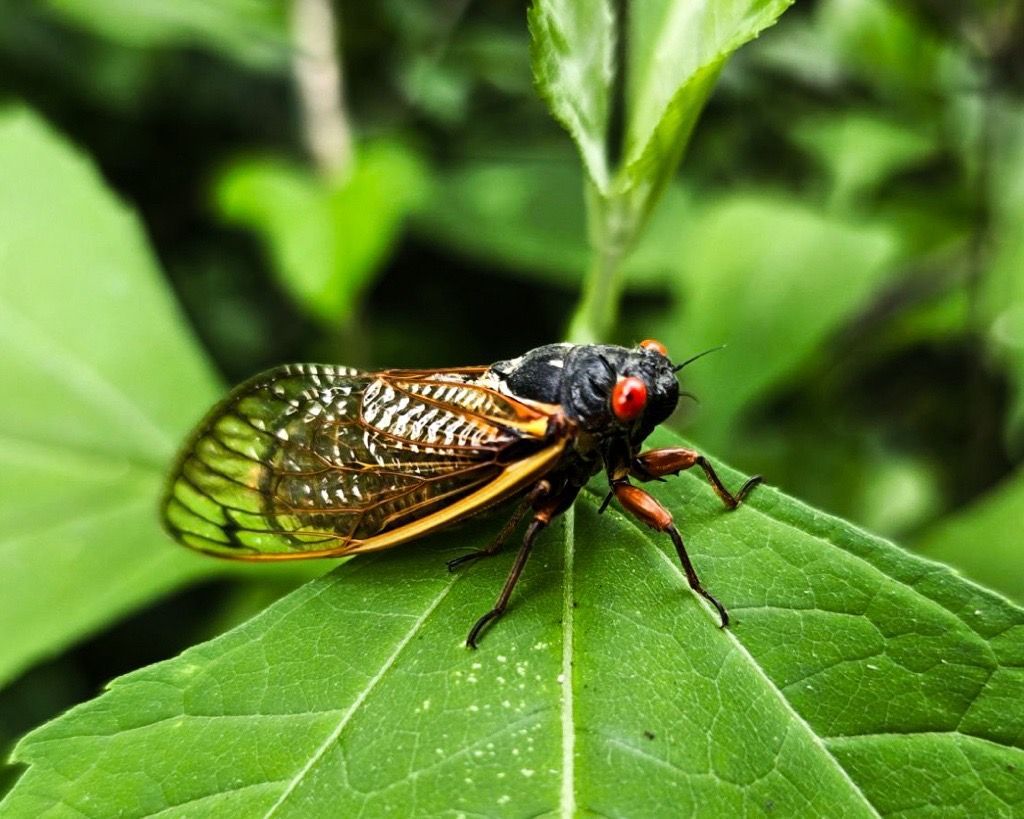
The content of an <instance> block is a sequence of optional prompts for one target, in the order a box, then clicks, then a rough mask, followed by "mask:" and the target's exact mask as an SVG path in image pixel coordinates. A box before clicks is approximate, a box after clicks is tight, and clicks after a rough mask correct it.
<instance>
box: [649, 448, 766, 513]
mask: <svg viewBox="0 0 1024 819" xmlns="http://www.w3.org/2000/svg"><path fill="white" fill-rule="evenodd" d="M694 466H699V467H700V468H701V469H702V470H704V475H705V476H706V477H707V479H708V483H710V484H711V488H712V489H713V490H715V494H716V495H718V497H719V498H721V500H722V503H724V504H725V505H726V507H727V508H729V509H735V508H736V507H737V506H739V505H740V504H741V503H743V501H744V500H746V498H747V495H749V494H750V493H751V491H752V490H753V489H754V487H756V486H757V485H758V484H759V483H761V480H762V478H761V476H760V475H755V476H754V477H753V478H750V479H749V480H748V481H747V482H746V483H745V484H743V486H741V487H740V491H739V492H737V493H736V494H735V495H734V494H732V492H730V491H729V490H728V489H727V488H726V486H725V484H724V483H722V479H721V478H719V477H718V473H717V472H715V468H714V467H713V466H712V465H711V462H710V461H708V459H707V458H705V457H704V456H703V455H701V454H700V453H699V452H697V451H696V450H693V449H686V448H684V447H666V448H665V449H652V450H649V451H648V452H644V453H641V454H640V455H638V456H637V457H636V458H635V459H634V460H633V464H632V466H631V467H630V470H629V473H630V474H631V475H632V476H633V477H634V478H636V479H637V480H639V481H653V480H659V479H661V478H662V477H664V476H665V475H678V474H679V473H680V472H683V471H685V470H687V469H690V468H691V467H694Z"/></svg>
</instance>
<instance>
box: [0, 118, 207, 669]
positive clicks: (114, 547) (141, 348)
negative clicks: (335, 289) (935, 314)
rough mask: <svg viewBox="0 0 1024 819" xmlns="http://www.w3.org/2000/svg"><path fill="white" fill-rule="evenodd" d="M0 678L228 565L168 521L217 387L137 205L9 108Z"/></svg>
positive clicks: (3, 151) (3, 128)
mask: <svg viewBox="0 0 1024 819" xmlns="http://www.w3.org/2000/svg"><path fill="white" fill-rule="evenodd" d="M0 179H3V180H4V182H3V184H2V185H0V373H2V377H3V382H4V386H3V396H4V398H3V401H2V402H0V430H2V432H0V498H2V499H3V502H2V503H0V599H2V600H3V606H2V607H0V633H2V634H3V635H4V637H3V639H2V640H0V684H2V683H4V682H7V681H8V680H10V679H11V677H13V676H14V675H15V674H17V673H18V672H19V671H20V670H21V669H23V668H25V667H26V666H27V665H28V664H29V663H31V662H33V661H35V660H38V659H40V658H42V657H45V656H47V655H51V654H53V653H55V652H57V651H59V650H60V649H62V648H63V647H65V646H66V645H68V644H69V643H71V642H72V641H74V640H75V639H77V638H79V637H81V636H82V635H85V634H88V633H89V632H91V631H93V630H95V629H97V628H99V627H101V626H103V625H105V624H107V623H109V622H111V621H113V620H115V619H116V618H118V617H120V616H121V615H123V614H125V613H126V612H128V611H130V610H131V609H133V608H135V607H137V606H140V605H142V604H144V603H146V602H147V601H150V600H152V599H153V598H154V597H156V596H158V595H161V594H164V593H166V592H167V591H168V590H170V589H172V588H174V587H175V586H178V585H181V584H182V583H184V582H186V581H188V580H191V579H193V578H196V577H199V576H203V575H209V574H210V573H211V572H214V571H223V569H224V567H223V566H220V565H218V564H215V563H213V562H211V561H208V560H204V559H202V558H200V557H198V556H195V555H191V554H189V553H187V552H186V551H185V550H184V549H181V548H179V547H176V546H174V545H173V544H172V543H171V542H170V540H169V539H168V538H167V537H166V536H164V535H163V534H162V533H161V532H160V528H159V524H158V521H157V513H156V508H157V502H158V499H159V495H160V491H161V483H162V480H163V473H164V471H165V470H166V468H167V465H168V463H169V461H170V459H171V457H172V456H173V454H174V450H175V449H176V447H177V446H178V444H179V442H180V441H181V439H182V437H183V436H184V434H185V433H186V432H187V431H188V429H189V428H190V427H191V425H192V424H193V423H195V421H196V420H197V418H198V417H199V416H200V415H201V414H202V413H203V412H204V410H205V409H206V408H207V407H208V406H209V405H210V404H211V403H212V402H213V401H214V400H215V399H216V398H217V394H218V392H219V386H218V379H217V378H216V376H215V375H214V374H213V372H212V371H211V370H210V367H209V366H208V364H207V362H206V360H205V358H204V357H203V355H202V354H201V353H200V352H199V350H198V349H197V348H196V346H195V344H194V342H193V341H192V339H191V337H190V335H189V333H188V331H187V330H186V327H185V324H184V322H183V321H182V319H181V316H180V315H179V313H178V309H177V307H176V305H175V302H174V299H173V297H172V295H171V293H170V292H169V291H168V289H167V287H166V285H165V284H164V282H163V279H162V277H161V275H160V272H159V270H158V269H157V267H156V265H155V263H154V261H153V256H152V253H151V251H150V249H149V247H148V246H147V244H146V239H145V236H144V232H143V230H142V228H141V226H140V225H139V223H138V221H137V220H136V218H135V217H134V215H133V214H132V213H131V212H130V211H129V210H128V209H126V208H125V207H124V206H123V205H122V204H121V203H120V202H118V201H117V200H116V198H115V197H114V196H112V195H111V194H110V192H109V191H107V190H106V188H105V187H104V185H103V182H102V180H101V179H100V178H99V177H98V175H97V174H96V171H95V170H94V169H93V168H92V167H91V165H90V164H89V163H88V162H87V161H86V160H85V159H84V158H83V157H81V156H80V155H79V154H78V153H77V152H76V151H74V150H73V149H71V148H69V147H68V146H67V145H65V144H64V143H63V142H62V141H61V139H60V138H59V137H58V136H57V135H55V134H54V133H53V132H52V131H51V130H50V129H49V128H48V127H47V126H46V125H45V124H43V123H42V122H41V121H39V120H38V119H37V118H36V117H34V116H33V115H32V114H30V113H27V112H25V111H23V110H7V111H5V112H3V113H0Z"/></svg>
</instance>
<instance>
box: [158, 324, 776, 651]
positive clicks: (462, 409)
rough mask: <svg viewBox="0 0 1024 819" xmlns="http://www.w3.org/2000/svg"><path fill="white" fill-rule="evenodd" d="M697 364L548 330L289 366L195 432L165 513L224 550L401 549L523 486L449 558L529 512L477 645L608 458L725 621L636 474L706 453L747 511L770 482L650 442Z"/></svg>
mask: <svg viewBox="0 0 1024 819" xmlns="http://www.w3.org/2000/svg"><path fill="white" fill-rule="evenodd" d="M691 360H692V359H691ZM687 363H689V362H684V363H683V364H680V365H673V364H672V362H671V361H670V360H669V358H668V356H667V354H666V351H665V347H664V346H663V345H661V344H660V343H659V342H657V341H654V340H651V339H648V340H646V341H643V342H641V343H640V344H639V345H638V346H636V347H633V348H626V347H619V346H612V345H604V344H549V345H546V346H543V347H538V348H537V349H535V350H531V351H529V352H528V353H526V354H524V355H522V356H520V357H518V358H514V359H511V360H509V361H499V362H498V363H496V364H493V365H491V366H489V367H488V366H481V367H462V368H458V369H450V370H384V371H381V372H362V371H359V370H354V369H349V368H346V367H338V366H332V365H317V364H291V365H286V366H282V367H278V368H276V369H273V370H269V371H268V372H265V373H262V374H260V375H257V376H255V377H254V378H252V379H250V380H249V381H246V382H245V383H243V384H241V385H240V386H239V387H237V388H236V389H235V390H234V391H233V392H231V394H230V395H229V396H228V397H227V398H226V399H224V400H223V401H222V402H221V403H220V404H218V405H217V406H216V407H214V408H213V410H212V411H211V412H210V413H209V415H207V417H206V418H205V419H204V420H203V421H202V422H201V423H200V424H199V426H198V427H197V428H196V430H195V431H194V432H193V433H192V435H191V437H190V438H189V440H188V442H187V444H186V445H185V447H184V449H183V451H182V453H181V454H180V456H179V457H178V460H177V463H176V465H175V466H174V469H173V473H172V474H171V476H170V479H169V482H168V486H167V492H166V496H165V499H164V503H163V519H164V523H165V525H166V528H167V530H168V531H169V532H170V533H171V535H172V536H173V537H174V538H175V539H176V540H178V541H179V542H181V543H183V544H184V545H186V546H189V547H191V548H193V549H198V550H199V551H202V552H208V553H210V554H213V555H217V556H219V557H226V558H233V559H238V560H295V559H304V558H317V557H341V556H345V555H356V554H361V553H363V552H374V551H377V550H380V549H388V548H391V547H392V546H397V545H399V544H401V543H405V542H407V541H411V540H414V539H416V538H419V537H422V536H423V535H426V534H428V533H430V532H435V531H437V530H439V529H441V528H443V527H445V526H448V525H449V524H452V523H455V522H457V521H461V520H463V519H465V518H466V517H468V516H470V515H475V514H477V513H479V512H482V511H484V510H486V509H490V508H491V507H494V506H497V505H499V504H502V503H504V502H506V501H513V500H518V505H517V506H516V508H515V511H513V512H512V515H511V518H510V519H509V521H508V523H507V524H506V525H505V526H504V527H503V528H502V530H501V532H500V534H499V535H498V537H497V538H496V539H495V540H494V542H493V543H492V544H491V545H490V546H489V547H488V548H486V549H482V550H480V551H476V552H472V553H470V554H466V555H463V556H462V557H459V558H456V559H455V560H452V561H450V562H449V568H450V569H451V570H455V569H456V568H458V567H459V566H462V565H464V564H466V563H468V562H470V561H473V560H475V559H477V558H481V557H485V556H489V555H494V554H496V553H497V552H498V551H499V550H500V548H501V547H502V545H503V544H504V542H505V541H506V540H507V539H508V538H509V537H510V536H511V535H512V533H513V532H514V531H515V530H516V528H517V527H518V526H519V524H520V523H521V522H522V520H523V518H525V517H526V516H527V515H529V517H530V522H529V525H528V526H527V528H526V531H525V534H524V536H523V540H522V545H521V546H520V547H519V552H518V554H517V555H516V558H515V561H514V562H513V564H512V568H511V570H510V572H509V575H508V579H507V580H506V581H505V585H504V586H503V588H502V589H501V593H500V594H499V595H498V598H497V601H496V602H495V604H494V607H493V608H492V609H491V610H490V611H488V612H487V613H486V614H484V615H483V616H482V617H481V618H480V619H479V620H477V622H476V623H475V624H474V625H473V627H472V629H471V630H470V632H469V636H468V638H467V641H466V642H467V644H468V645H469V646H471V647H473V648H475V647H476V643H477V639H478V637H479V636H480V633H481V632H482V631H483V629H484V628H485V627H486V626H487V625H488V624H489V623H491V622H492V621H494V620H496V619H497V618H498V617H500V616H501V614H502V613H503V612H504V611H505V608H506V606H507V605H508V602H509V599H510V597H511V596H512V592H513V590H514V589H515V586H516V582H517V581H518V580H519V577H520V575H521V574H522V572H523V568H524V567H525V566H526V562H527V559H528V558H529V556H530V551H531V549H532V548H533V545H534V542H535V541H536V539H537V535H538V534H539V533H540V532H541V530H543V529H544V528H545V527H546V526H547V525H548V524H550V523H551V521H552V520H553V519H554V518H555V517H556V516H557V515H559V514H561V513H562V512H564V511H565V510H566V509H568V508H569V507H570V506H571V505H572V503H573V501H574V500H575V499H576V496H577V495H578V494H579V493H580V490H581V489H582V488H583V486H584V485H585V484H586V483H587V482H588V481H589V480H590V479H591V478H592V477H593V476H594V475H596V474H597V473H599V472H602V471H603V472H604V473H605V474H606V475H607V478H608V484H609V493H608V497H607V498H606V500H605V504H604V506H606V505H607V503H608V501H609V500H611V498H613V497H614V498H616V499H617V500H618V501H619V503H620V504H621V505H622V507H623V508H624V509H625V510H626V511H627V512H629V513H630V514H632V515H634V516H636V517H637V518H638V519H639V520H640V521H641V522H643V523H644V524H646V525H647V526H649V527H651V528H653V529H655V530H657V531H659V532H664V533H665V534H667V536H668V537H670V538H671V540H672V542H673V543H674V544H675V548H676V551H677V552H678V555H679V559H680V561H681V562H682V566H683V569H684V570H685V572H686V577H687V580H688V582H689V585H690V587H691V588H692V589H693V591H694V592H696V593H697V594H699V595H700V596H701V597H703V598H704V599H705V600H707V601H708V602H709V603H711V605H713V606H714V607H715V609H716V610H717V611H718V614H719V616H720V618H721V625H722V626H723V627H724V626H725V625H727V623H728V613H727V612H726V609H725V607H724V606H723V605H722V604H721V603H719V602H718V600H717V599H716V598H715V597H714V596H713V595H712V594H710V593H709V592H708V591H707V590H706V589H705V588H704V586H703V585H702V583H701V581H700V579H699V577H698V575H697V572H696V570H695V569H694V567H693V563H692V562H691V561H690V558H689V556H688V555H687V552H686V547H685V545H684V543H683V538H682V536H681V535H680V534H679V530H678V529H677V528H676V527H675V525H674V524H673V522H672V515H671V514H670V513H669V511H668V510H667V509H665V507H664V506H662V505H661V504H660V503H659V502H658V501H657V500H655V499H654V497H653V496H652V495H650V494H649V493H648V492H646V491H645V490H644V489H642V488H641V487H639V486H637V485H635V484H634V483H633V482H632V480H636V481H639V482H648V481H652V480H658V479H662V478H664V477H665V476H667V475H675V474H678V473H679V472H681V471H683V470H686V469H690V468H691V467H694V466H696V467H699V468H700V469H701V470H703V472H704V474H705V475H706V476H707V479H708V481H709V482H710V484H711V487H712V489H713V490H714V491H715V492H716V493H717V495H718V497H719V498H721V500H722V501H723V502H724V503H725V505H726V507H728V508H730V509H734V508H735V507H736V506H738V505H739V504H740V503H741V502H742V501H743V499H744V498H745V497H746V496H747V494H748V493H749V492H750V490H751V489H752V488H753V487H754V486H755V485H756V484H757V483H758V481H759V480H760V478H757V477H755V478H751V479H750V480H748V481H747V482H746V483H745V484H744V485H743V487H742V488H741V489H740V490H739V491H738V492H737V493H736V494H733V493H731V492H730V491H729V490H728V489H727V488H726V487H725V486H724V484H723V483H722V481H721V480H720V479H719V477H718V475H717V474H716V473H715V470H714V469H713V467H712V466H711V464H710V463H709V462H708V461H707V459H705V458H704V457H703V456H702V455H701V454H700V453H698V452H696V451H694V450H692V449H685V448H681V447H671V448H666V449H654V450H649V451H647V452H641V445H642V444H643V442H644V440H645V439H646V438H647V437H648V436H649V435H650V434H651V432H652V431H653V430H654V428H655V427H656V426H657V425H658V424H660V423H662V422H663V421H665V420H666V419H667V418H668V417H669V415H671V414H672V411H673V410H674V409H675V407H676V404H677V403H678V401H679V396H680V391H679V384H678V381H677V378H676V373H677V372H678V371H679V370H680V369H681V368H682V367H683V366H685V364H687ZM631 479H632V480H631ZM604 506H602V511H603V508H604Z"/></svg>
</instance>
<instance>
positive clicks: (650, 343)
mask: <svg viewBox="0 0 1024 819" xmlns="http://www.w3.org/2000/svg"><path fill="white" fill-rule="evenodd" d="M640 346H641V347H643V348H644V349H645V350H654V352H656V353H661V354H662V355H663V356H665V357H666V358H667V357H668V348H667V347H666V346H665V345H664V344H662V343H661V342H660V341H658V339H656V338H645V339H644V340H643V341H641V342H640Z"/></svg>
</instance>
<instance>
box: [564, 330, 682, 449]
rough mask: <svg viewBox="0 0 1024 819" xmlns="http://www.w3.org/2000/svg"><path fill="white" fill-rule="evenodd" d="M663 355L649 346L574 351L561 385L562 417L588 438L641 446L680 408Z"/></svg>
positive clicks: (587, 347)
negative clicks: (623, 440) (619, 439)
mask: <svg viewBox="0 0 1024 819" xmlns="http://www.w3.org/2000/svg"><path fill="white" fill-rule="evenodd" d="M663 350H664V348H663V347H661V346H660V345H658V346H657V347H655V346H654V345H652V344H644V345H642V346H638V347H633V348H627V347H615V346H611V345H604V344H601V345H596V344H595V345H581V346H579V347H576V348H574V349H573V352H572V354H570V355H569V356H567V358H566V362H565V374H564V378H563V382H562V406H563V407H564V408H565V410H566V413H567V414H568V415H569V416H570V417H572V418H574V419H576V420H577V421H578V423H579V424H580V426H581V427H583V428H584V429H586V430H588V431H590V432H592V433H596V434H598V435H602V436H603V435H607V436H619V435H622V434H627V436H628V437H629V438H630V440H631V441H633V442H637V443H638V442H640V441H642V440H643V439H644V438H646V437H647V436H648V435H650V434H651V432H652V431H653V430H654V428H655V427H656V426H657V425H658V424H660V423H662V422H663V421H665V420H666V419H667V418H668V417H669V416H670V415H671V414H672V412H673V410H675V408H676V404H677V403H678V402H679V382H678V381H677V380H676V376H675V373H674V372H672V363H671V362H670V361H669V360H668V357H667V356H666V355H665V354H664V352H663Z"/></svg>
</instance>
